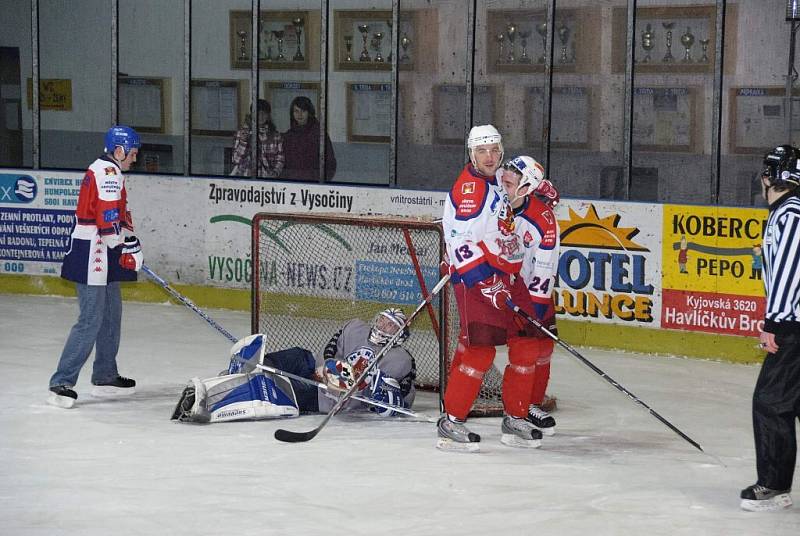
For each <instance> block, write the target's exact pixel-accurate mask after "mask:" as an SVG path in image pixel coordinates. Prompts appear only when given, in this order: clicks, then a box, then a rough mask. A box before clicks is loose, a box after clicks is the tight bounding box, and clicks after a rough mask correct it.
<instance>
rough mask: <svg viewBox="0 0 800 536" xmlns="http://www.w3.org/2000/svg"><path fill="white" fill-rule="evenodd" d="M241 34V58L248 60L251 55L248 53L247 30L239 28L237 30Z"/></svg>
mask: <svg viewBox="0 0 800 536" xmlns="http://www.w3.org/2000/svg"><path fill="white" fill-rule="evenodd" d="M236 35H238V36H239V59H240V60H246V59H247V58H248V57H249V56H250V55H249V54H248V53H247V32H246V31H244V30H239V31H237V32H236Z"/></svg>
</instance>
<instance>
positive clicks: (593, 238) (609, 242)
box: [558, 204, 650, 251]
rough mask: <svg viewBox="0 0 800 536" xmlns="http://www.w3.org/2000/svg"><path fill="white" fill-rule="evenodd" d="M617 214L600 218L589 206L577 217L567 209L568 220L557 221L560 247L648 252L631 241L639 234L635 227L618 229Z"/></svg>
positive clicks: (572, 211)
mask: <svg viewBox="0 0 800 536" xmlns="http://www.w3.org/2000/svg"><path fill="white" fill-rule="evenodd" d="M620 219H621V217H620V215H619V214H611V215H609V216H606V217H605V218H600V216H598V214H597V209H596V208H595V207H594V205H592V204H590V205H589V208H588V209H587V210H586V214H585V215H583V216H579V215H578V213H577V212H575V211H574V210H572V208H570V209H569V219H567V220H558V225H559V227H560V228H561V245H562V246H571V247H580V248H599V249H619V250H623V251H650V250H649V249H648V248H646V247H644V246H641V245H639V244H637V243H636V242H634V241H633V240H631V239H632V238H633V237H634V236H636V235H637V234H639V229H638V228H636V227H619V222H620Z"/></svg>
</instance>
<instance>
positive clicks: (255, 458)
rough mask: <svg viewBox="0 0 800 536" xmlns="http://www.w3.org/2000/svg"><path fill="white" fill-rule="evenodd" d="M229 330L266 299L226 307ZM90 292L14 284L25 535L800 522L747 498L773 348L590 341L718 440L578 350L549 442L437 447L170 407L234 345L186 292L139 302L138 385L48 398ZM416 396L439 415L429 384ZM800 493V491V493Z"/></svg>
mask: <svg viewBox="0 0 800 536" xmlns="http://www.w3.org/2000/svg"><path fill="white" fill-rule="evenodd" d="M208 313H209V314H210V315H211V316H212V317H213V318H214V319H215V320H217V321H218V322H219V323H220V324H221V325H223V326H225V327H226V329H228V331H230V332H232V333H234V334H236V335H241V336H244V335H246V334H248V333H249V318H248V315H247V314H245V313H242V312H231V311H223V310H210V311H208ZM76 314H77V304H76V301H75V300H74V299H66V298H56V297H30V296H9V295H0V319H1V320H2V327H3V330H4V332H3V337H2V339H0V377H2V379H3V384H2V389H0V534H2V535H8V536H24V535H34V534H35V535H48V536H51V535H65V534H69V535H87V536H93V535H98V536H99V535H103V536H105V535H193V536H194V535H210V534H222V535H235V536H239V535H248V534H254V535H255V534H259V535H263V534H280V535H284V534H286V535H289V534H291V535H293V536H295V535H306V534H308V535H312V534H313V535H316V534H320V535H329V534H333V535H336V534H349V535H369V536H387V535H397V536H406V535H439V534H442V535H444V534H447V535H459V536H460V535H472V534H474V535H487V534H493V535H528V534H530V535H551V534H552V535H559V536H571V535H580V536H599V535H629V534H637V535H662V534H663V535H692V536H697V535H736V536H740V535H741V536H749V535H761V534H763V535H766V536H776V535H794V536H796V535H798V534H800V505H798V506H796V507H794V508H791V509H788V510H786V511H782V512H778V513H771V514H754V513H747V512H743V511H740V510H739V506H738V504H739V500H738V493H739V490H740V489H741V488H742V487H744V486H747V485H749V484H751V483H753V482H754V481H755V461H754V450H753V439H752V430H751V427H750V396H751V392H752V388H753V385H754V383H755V378H756V375H757V373H758V367H757V366H743V365H732V364H723V363H719V362H709V361H698V360H690V359H680V358H663V357H649V356H643V355H637V354H630V353H620V352H609V351H599V350H591V349H579V351H581V352H582V354H583V355H584V356H586V357H587V358H588V359H590V360H592V361H593V362H594V363H595V364H596V365H597V366H599V367H600V368H601V369H603V370H604V371H605V372H606V373H608V374H609V375H610V376H611V377H612V378H614V379H615V380H617V381H618V382H620V383H621V384H622V385H623V386H625V387H626V388H627V389H629V390H630V391H632V392H633V393H635V394H636V395H637V396H639V397H640V398H641V399H642V400H643V401H644V402H646V403H648V404H649V405H650V406H651V407H652V408H653V409H654V410H655V411H657V412H659V413H660V414H661V415H662V416H664V417H665V418H666V419H668V420H669V421H671V422H672V423H673V424H674V425H675V426H677V427H678V428H680V429H681V430H682V431H683V432H685V433H686V434H687V435H688V436H689V437H691V438H692V439H694V440H695V441H697V442H699V443H700V444H701V445H702V446H703V447H704V449H705V450H706V452H708V453H709V454H711V455H713V456H716V457H718V458H719V460H721V462H723V463H724V465H725V466H723V465H721V464H720V463H719V462H718V461H716V460H715V458H714V457H713V456H710V455H706V454H703V453H701V452H699V451H698V450H696V449H695V448H693V447H692V446H691V445H689V444H688V443H687V442H686V441H684V440H683V439H681V438H680V437H678V436H677V435H676V434H675V433H673V432H672V431H671V430H669V429H668V428H666V427H665V426H664V425H663V424H661V423H660V422H659V421H657V420H656V419H655V418H653V417H652V416H651V415H649V414H648V412H647V411H646V410H645V409H644V408H642V407H641V406H639V405H637V404H635V403H634V402H632V401H631V400H629V399H628V398H627V397H625V396H624V395H623V394H622V393H620V392H618V391H617V390H615V389H614V388H613V387H612V386H610V385H609V384H608V383H606V382H605V381H603V380H602V379H601V378H600V377H599V376H598V375H597V374H595V373H594V372H592V371H590V370H589V369H588V368H586V367H585V366H584V365H582V364H581V363H580V362H579V361H578V360H577V359H575V358H574V357H573V356H571V355H569V354H567V353H566V352H564V351H563V350H560V349H558V350H556V355H555V356H554V360H553V374H552V380H551V384H550V389H549V392H551V393H552V394H555V395H556V396H557V397H558V404H559V409H558V411H557V412H556V413H555V417H556V418H557V420H558V432H557V434H556V435H555V436H553V437H545V438H544V440H543V445H542V448H541V449H538V450H519V449H512V448H509V447H505V446H504V445H502V444H500V442H499V437H500V430H499V420H498V419H496V418H486V419H473V420H471V421H470V424H471V426H472V427H473V429H474V430H475V431H476V432H478V433H480V434H481V435H482V436H483V442H482V443H481V446H482V449H483V452H482V453H481V454H478V455H472V454H454V453H443V452H440V451H438V450H436V449H435V448H434V443H435V438H436V433H435V425H433V424H430V423H426V422H413V421H412V422H409V421H403V420H399V419H393V420H390V421H375V420H371V419H364V418H360V419H359V418H356V417H334V418H333V419H332V421H331V422H330V423H329V424H328V426H327V427H326V428H324V429H323V430H322V432H321V433H320V434H319V435H318V436H317V437H316V438H315V439H313V440H312V441H310V442H308V443H304V444H283V443H279V442H278V441H276V440H275V439H274V438H273V432H274V431H275V430H276V429H277V428H279V427H285V428H287V429H290V430H310V429H312V428H314V427H315V426H316V424H317V423H318V422H319V419H320V418H321V417H319V416H307V417H301V418H299V419H293V420H283V421H260V422H240V423H227V424H213V425H206V426H199V425H188V424H179V423H176V422H171V421H170V420H169V415H170V413H171V411H172V408H173V406H174V405H175V403H176V401H177V399H178V396H179V393H180V392H181V390H182V388H183V386H184V385H185V383H186V381H187V380H188V379H189V378H191V377H193V376H199V377H208V376H213V375H215V374H216V373H217V372H218V371H219V370H221V369H222V368H224V367H225V366H226V362H227V359H226V355H227V353H228V349H229V347H230V344H229V343H228V341H227V340H226V339H225V338H224V337H223V336H222V335H220V334H219V333H218V332H217V331H215V330H214V329H213V328H211V327H210V326H209V325H208V324H206V323H205V322H204V321H203V320H202V319H200V318H199V317H197V316H196V315H194V313H192V312H191V311H190V310H189V309H187V308H185V307H183V306H180V305H169V304H139V303H126V304H125V310H124V317H123V338H122V347H121V350H120V355H119V365H120V372H121V373H122V374H123V375H127V376H130V377H133V378H135V379H136V380H137V382H138V385H137V393H136V394H135V395H133V396H132V397H128V398H125V399H117V400H108V399H93V398H92V397H91V396H90V395H89V394H88V392H89V384H88V382H89V377H90V374H91V370H90V367H91V365H90V364H87V366H86V367H84V369H83V372H82V374H81V378H80V380H79V382H78V385H77V391H78V394H79V399H78V404H77V405H76V406H75V408H73V409H71V410H63V409H58V408H54V407H50V406H48V405H46V404H45V399H46V398H47V394H48V393H47V383H48V379H49V377H50V375H51V374H52V372H53V370H54V367H55V365H56V361H57V359H58V356H59V354H60V351H61V348H62V345H63V343H64V340H65V338H66V335H67V332H68V330H69V328H70V326H71V325H72V323H73V322H74V319H75V317H76ZM416 409H417V410H418V411H421V412H424V413H426V414H428V415H435V414H436V413H437V411H438V402H437V398H436V396H435V395H433V394H423V395H422V396H420V397H419V398H418V406H417V408H416ZM795 499H796V500H800V493H798V494H796V497H795Z"/></svg>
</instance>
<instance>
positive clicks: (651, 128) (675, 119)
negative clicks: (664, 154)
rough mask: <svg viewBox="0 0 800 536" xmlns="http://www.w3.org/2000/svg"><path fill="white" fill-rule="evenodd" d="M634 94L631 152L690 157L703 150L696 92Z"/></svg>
mask: <svg viewBox="0 0 800 536" xmlns="http://www.w3.org/2000/svg"><path fill="white" fill-rule="evenodd" d="M633 93H634V94H633V147H634V149H637V150H641V151H671V152H691V153H697V152H700V151H701V150H702V130H701V129H700V125H701V124H702V121H700V120H698V118H700V117H702V116H703V110H702V107H701V105H700V104H699V103H698V94H699V93H700V89H699V88H696V87H637V88H635V89H634V92H633Z"/></svg>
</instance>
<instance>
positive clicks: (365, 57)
mask: <svg viewBox="0 0 800 536" xmlns="http://www.w3.org/2000/svg"><path fill="white" fill-rule="evenodd" d="M358 31H359V32H361V40H362V41H363V48H362V49H361V55H360V56H359V57H358V61H372V58H370V57H369V51H368V50H367V35H368V34H369V25H367V24H359V25H358Z"/></svg>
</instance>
